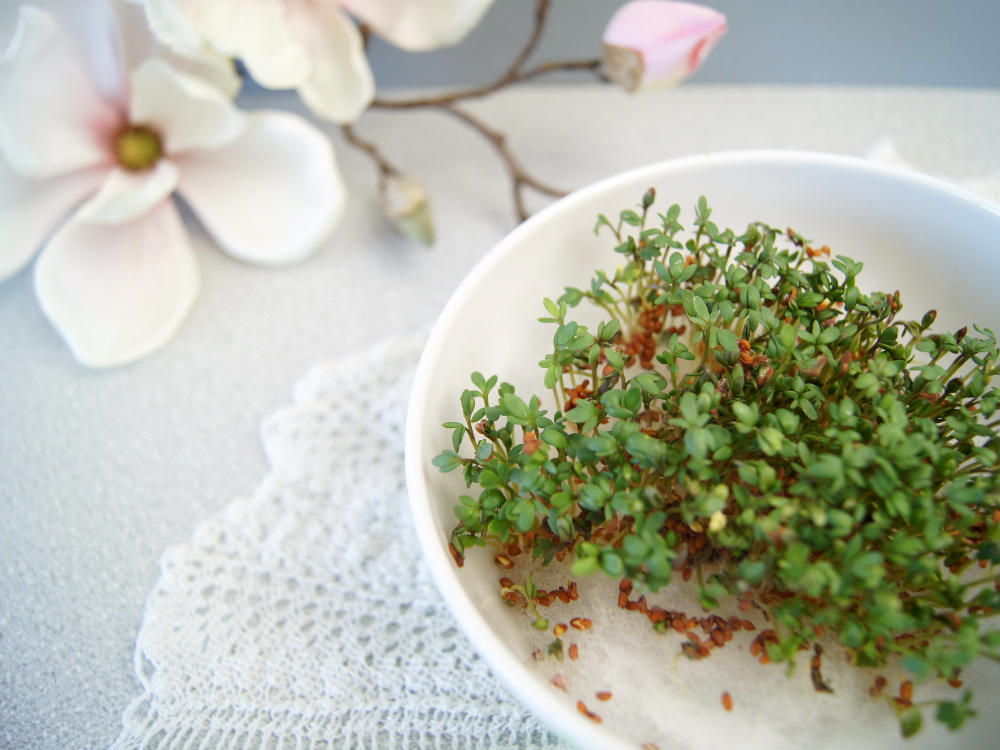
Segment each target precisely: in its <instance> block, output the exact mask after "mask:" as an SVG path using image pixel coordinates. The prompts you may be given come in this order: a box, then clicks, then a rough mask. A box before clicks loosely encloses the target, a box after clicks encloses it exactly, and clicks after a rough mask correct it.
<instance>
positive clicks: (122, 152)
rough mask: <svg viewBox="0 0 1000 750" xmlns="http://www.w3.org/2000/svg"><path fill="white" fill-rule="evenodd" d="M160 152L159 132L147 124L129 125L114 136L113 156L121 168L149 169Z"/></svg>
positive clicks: (161, 146)
mask: <svg viewBox="0 0 1000 750" xmlns="http://www.w3.org/2000/svg"><path fill="white" fill-rule="evenodd" d="M162 154H163V142H162V141H161V140H160V134H159V133H157V132H156V131H155V130H153V129H152V128H151V127H149V126H147V125H129V126H128V127H127V128H125V129H124V130H122V131H121V132H120V133H119V134H118V136H117V138H115V157H116V158H117V159H118V164H119V165H121V167H122V168H123V169H128V170H130V171H133V172H141V171H142V170H144V169H150V168H152V167H153V166H154V165H155V164H156V162H158V161H159V160H160V156H161V155H162Z"/></svg>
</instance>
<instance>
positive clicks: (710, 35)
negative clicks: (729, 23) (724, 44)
mask: <svg viewBox="0 0 1000 750" xmlns="http://www.w3.org/2000/svg"><path fill="white" fill-rule="evenodd" d="M725 33H726V17H725V16H724V15H723V14H722V13H719V12H718V11H717V10H714V9H712V8H709V7H707V6H704V5H697V4H695V3H685V2H673V1H672V0H632V2H628V3H625V5H623V6H622V7H621V8H619V9H618V12H617V13H615V14H614V16H612V18H611V20H610V21H609V22H608V25H607V28H605V30H604V68H605V71H606V72H607V74H608V76H610V78H611V79H612V80H613V81H614V82H615V83H617V84H618V85H619V86H621V87H622V88H624V89H625V90H626V91H639V90H642V89H651V88H662V87H666V86H673V85H675V84H678V83H680V82H681V81H683V80H684V79H685V78H687V77H688V76H689V75H691V74H692V73H694V72H695V71H696V70H697V69H698V68H699V67H700V66H701V63H702V61H704V59H705V58H706V57H708V53H709V52H711V51H712V48H713V47H714V46H715V43H716V42H717V41H719V38H720V37H721V36H722V35H723V34H725Z"/></svg>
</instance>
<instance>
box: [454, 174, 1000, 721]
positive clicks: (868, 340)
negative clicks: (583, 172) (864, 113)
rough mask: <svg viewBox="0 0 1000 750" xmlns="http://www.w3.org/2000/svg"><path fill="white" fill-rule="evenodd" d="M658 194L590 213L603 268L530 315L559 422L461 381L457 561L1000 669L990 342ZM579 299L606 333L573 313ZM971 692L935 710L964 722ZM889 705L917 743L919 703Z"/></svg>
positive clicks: (933, 662) (760, 231)
mask: <svg viewBox="0 0 1000 750" xmlns="http://www.w3.org/2000/svg"><path fill="white" fill-rule="evenodd" d="M654 200H655V193H654V192H653V191H652V190H650V191H648V192H647V193H646V194H645V195H644V196H643V199H642V201H641V203H640V205H639V206H638V207H637V208H638V210H631V209H630V210H626V211H623V212H622V213H621V214H620V215H619V219H618V221H617V222H613V221H611V220H609V219H608V218H607V217H605V216H603V215H602V216H601V217H599V219H598V222H597V226H596V227H595V232H602V231H610V233H611V234H612V236H613V238H614V251H615V253H617V254H619V255H621V256H623V257H622V258H620V259H619V261H620V262H621V265H619V266H618V267H617V269H616V270H615V271H614V272H613V273H607V272H604V271H598V272H596V274H595V276H594V278H593V280H592V282H591V283H590V285H589V287H587V288H582V289H578V288H567V289H566V290H565V293H564V294H563V295H562V296H560V297H559V298H558V299H554V300H553V299H546V300H544V309H545V312H546V313H547V315H546V316H545V317H543V318H540V320H541V321H542V322H543V323H545V324H547V325H550V326H552V327H553V336H552V348H551V351H549V352H547V353H545V354H544V356H543V358H542V360H541V361H540V363H539V364H540V366H541V368H542V369H543V371H544V376H543V382H544V386H545V388H546V389H547V390H548V391H550V393H551V397H550V398H549V401H548V403H550V404H552V405H554V408H553V409H551V410H547V409H543V408H542V405H543V401H542V400H541V399H540V398H539V397H537V396H531V397H530V398H529V399H527V400H524V399H523V398H522V397H521V396H520V395H518V394H516V393H515V392H514V388H513V387H512V386H510V385H509V384H507V383H502V382H499V381H498V378H497V377H496V376H492V377H490V378H488V379H487V378H485V377H484V376H483V375H481V374H479V373H474V374H473V375H472V384H473V386H474V387H473V388H471V389H469V390H466V391H465V392H464V393H463V394H462V395H461V399H460V402H461V408H462V419H461V420H459V421H456V422H448V423H446V424H445V427H446V428H447V429H449V430H450V431H451V434H452V449H451V450H446V451H443V452H442V453H441V454H440V455H439V456H437V457H436V458H435V459H434V464H435V465H436V466H437V467H438V468H439V469H441V470H442V471H452V470H461V471H462V472H463V474H464V478H465V481H466V484H467V486H468V487H470V488H472V487H476V488H477V490H476V492H477V493H478V494H477V495H476V496H472V495H463V496H461V497H460V498H459V502H460V504H459V505H458V506H456V509H455V513H456V516H457V518H458V524H457V525H456V527H455V529H454V530H453V532H452V535H451V544H452V546H453V548H454V552H455V554H456V558H457V559H459V560H460V559H461V556H462V554H464V552H465V551H466V550H468V549H469V548H471V547H473V546H484V545H486V544H495V545H506V544H510V543H515V544H517V545H519V548H521V549H524V550H526V551H527V550H530V551H531V553H532V555H533V556H534V558H536V559H538V560H540V561H541V562H542V563H546V564H547V563H548V562H550V561H551V560H553V559H555V558H558V559H560V560H561V559H564V558H565V557H566V556H567V555H569V560H571V564H572V573H573V575H575V576H583V575H588V574H590V573H594V572H596V571H598V570H600V571H602V572H603V573H604V574H605V575H607V576H610V577H612V578H620V579H629V580H630V581H631V582H632V583H633V584H634V585H635V586H637V587H640V588H641V589H642V590H647V591H651V592H655V591H657V590H659V589H661V588H663V587H664V586H666V585H667V584H669V583H670V582H671V580H673V579H674V578H675V577H676V576H677V575H678V574H681V575H683V576H684V578H685V580H687V579H689V578H691V577H695V581H696V584H695V585H696V586H697V591H698V597H699V600H700V602H701V604H702V605H703V606H704V607H705V608H707V609H712V608H715V607H717V606H718V605H719V601H720V600H721V599H722V598H723V597H726V596H742V597H744V598H745V597H746V596H747V595H748V592H749V593H752V595H753V596H754V598H755V600H756V602H757V603H758V604H759V606H761V607H763V608H764V609H765V610H766V611H767V612H768V616H769V619H770V620H771V622H772V623H773V625H774V636H773V639H772V640H771V642H769V643H767V654H768V655H769V657H770V658H771V659H773V660H778V661H790V660H791V659H793V658H794V657H795V654H796V653H797V652H798V651H800V650H802V649H804V648H807V647H808V646H809V645H810V644H812V643H814V642H815V640H816V634H817V633H819V632H827V633H833V634H835V635H836V637H837V638H838V639H839V641H840V642H841V643H842V644H843V646H844V647H846V648H847V649H848V650H849V652H850V654H851V655H852V658H853V661H854V662H855V663H856V664H857V665H859V666H862V667H879V666H883V665H885V664H886V663H887V662H888V661H889V660H899V661H900V662H901V663H902V665H903V666H904V667H906V668H907V669H908V670H909V671H910V672H911V673H912V676H913V679H914V681H916V682H920V681H926V680H930V679H932V678H941V679H945V680H951V681H952V682H956V681H957V680H958V675H959V673H960V672H961V670H962V669H963V668H964V667H966V666H967V665H968V664H969V663H970V662H972V661H973V660H975V659H978V658H985V659H989V660H992V661H994V662H997V661H1000V633H998V632H997V630H996V629H995V627H993V628H992V629H991V627H990V622H991V620H990V618H995V617H996V615H997V614H998V613H1000V576H998V572H997V571H998V569H1000V566H998V563H1000V479H998V473H997V468H998V460H1000V459H998V456H1000V440H998V437H997V427H998V425H1000V416H998V415H997V414H996V412H997V407H998V404H1000V391H998V390H996V389H994V388H993V387H991V385H990V383H991V381H992V379H993V377H994V376H995V375H996V373H997V371H998V367H1000V365H998V356H1000V353H998V349H997V342H996V339H995V336H994V334H993V333H992V332H991V331H989V330H988V329H985V328H979V327H973V329H972V330H971V331H970V330H969V329H967V328H963V329H961V330H959V331H956V332H951V333H936V332H933V331H932V330H931V328H932V326H933V324H934V321H935V318H936V313H935V312H933V311H931V312H928V313H927V314H925V315H923V316H922V317H921V318H920V319H919V320H901V319H899V313H900V310H901V307H902V302H901V299H900V294H899V293H898V292H893V293H885V292H873V293H865V292H863V291H862V290H861V287H859V286H858V277H859V275H860V273H861V271H862V263H860V262H856V261H854V260H853V259H851V258H848V257H846V256H839V255H838V256H833V255H832V253H831V251H830V249H829V248H828V247H826V246H823V247H821V248H819V249H816V248H815V247H814V246H813V245H812V244H811V243H810V242H809V241H808V240H807V239H805V238H804V237H803V236H802V235H800V234H798V233H797V232H795V231H793V230H791V229H788V230H786V231H781V230H778V229H775V228H773V227H770V226H767V225H765V224H760V223H754V224H751V225H750V226H748V227H747V228H746V229H745V230H743V231H742V232H741V233H740V234H737V233H736V232H734V231H733V230H731V229H720V228H719V226H718V225H716V224H715V223H714V222H713V221H712V220H711V214H712V211H711V209H710V208H709V206H708V204H707V202H706V201H705V199H704V198H702V199H700V200H699V201H698V204H697V206H696V207H695V215H694V220H693V226H692V228H691V230H690V231H688V230H686V229H685V228H684V227H683V226H682V225H681V223H680V216H681V209H680V207H679V206H676V205H674V206H671V207H670V208H669V209H668V210H667V211H666V212H665V213H662V214H656V215H655V217H654V215H653V214H652V206H653V203H654ZM585 302H586V303H589V304H592V305H595V306H597V307H598V308H600V309H601V310H602V311H603V312H604V313H605V314H606V316H607V317H606V319H605V320H604V321H603V322H601V323H600V324H599V325H598V326H597V327H596V328H594V329H590V328H588V327H586V326H584V325H581V324H579V323H578V322H576V321H574V320H572V318H571V316H570V311H571V310H572V309H573V308H575V307H577V306H578V305H580V304H583V303H585ZM692 550H695V552H694V553H692ZM692 574H693V575H692ZM529 585H530V583H529ZM528 594H529V596H528V597H527V598H528V599H529V601H530V599H531V596H530V592H528ZM535 617H536V618H537V619H538V620H539V621H540V626H542V627H544V626H543V625H541V623H544V619H543V618H541V617H538V615H537V613H536V614H535ZM546 624H547V623H546ZM819 684H822V683H821V681H820V683H819ZM971 700H972V696H971V694H970V693H968V692H966V693H965V694H964V695H963V697H962V698H961V699H960V700H958V701H944V700H942V701H939V702H937V703H935V704H934V705H935V707H936V714H935V716H936V718H937V719H938V720H939V721H941V722H942V723H944V724H945V725H946V726H948V727H951V728H956V727H958V726H960V725H961V724H962V723H963V722H964V720H965V719H966V718H967V717H969V716H972V715H974V713H975V711H974V709H973V708H972V705H971ZM889 703H890V705H892V706H893V707H894V708H895V709H896V711H897V713H898V714H899V717H900V722H901V729H902V732H903V733H904V734H905V735H907V736H909V735H911V734H913V733H914V732H916V731H917V730H918V729H919V728H920V726H921V722H922V719H921V708H922V707H924V706H925V705H927V704H913V703H911V702H910V701H909V700H900V699H895V700H894V701H889Z"/></svg>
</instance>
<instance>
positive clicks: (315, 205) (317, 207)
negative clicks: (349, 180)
mask: <svg viewBox="0 0 1000 750" xmlns="http://www.w3.org/2000/svg"><path fill="white" fill-rule="evenodd" d="M178 164H179V166H180V169H181V182H180V186H179V187H178V192H179V193H180V194H181V196H182V197H183V198H184V199H185V200H186V201H187V202H188V203H189V204H190V206H191V208H192V209H193V210H194V212H195V213H196V214H197V215H198V217H199V218H200V219H201V221H202V223H203V224H204V225H205V227H206V228H207V229H208V231H209V232H210V233H211V234H212V236H213V237H214V238H215V240H216V242H218V243H219V245H220V246H221V247H222V249H223V250H225V251H226V252H228V253H229V254H230V255H233V256H234V257H237V258H239V259H241V260H245V261H249V262H251V263H259V264H263V265H283V264H288V263H294V262H296V261H299V260H301V259H303V258H305V257H306V256H307V255H309V254H310V253H312V252H313V251H314V250H316V248H317V247H318V246H319V244H320V243H321V242H322V241H323V240H324V239H326V237H327V236H328V235H329V234H330V233H331V232H332V231H333V229H334V227H335V226H336V225H337V223H338V222H339V221H340V218H341V216H342V214H343V210H344V204H345V197H346V192H345V187H344V184H343V180H342V179H341V177H340V172H339V171H338V170H337V164H336V159H335V157H334V153H333V147H332V146H331V144H330V140H329V139H328V138H327V137H326V136H325V135H324V134H323V133H322V132H320V131H319V130H318V129H317V128H315V127H314V126H312V125H310V124H309V123H308V122H306V121H305V120H303V119H302V118H300V117H297V116H295V115H291V114H287V113H284V112H259V113H255V114H253V115H250V117H249V120H248V123H247V128H246V130H245V131H244V133H243V135H242V136H240V138H239V140H237V141H236V142H235V143H233V144H232V145H231V146H227V147H226V148H224V149H219V150H217V151H200V152H194V151H192V152H190V153H188V154H185V155H184V156H182V157H180V158H179V159H178Z"/></svg>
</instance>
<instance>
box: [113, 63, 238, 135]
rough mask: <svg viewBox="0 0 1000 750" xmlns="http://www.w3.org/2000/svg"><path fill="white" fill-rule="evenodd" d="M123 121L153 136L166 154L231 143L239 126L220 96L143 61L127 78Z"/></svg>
mask: <svg viewBox="0 0 1000 750" xmlns="http://www.w3.org/2000/svg"><path fill="white" fill-rule="evenodd" d="M129 119H130V121H131V122H132V123H133V124H138V125H149V126H151V127H152V128H153V129H154V130H156V131H157V132H158V133H159V134H160V138H162V139H163V147H164V150H165V151H166V153H167V154H177V153H181V152H183V151H188V150H190V149H193V148H218V147H219V146H223V145H225V144H227V143H232V141H233V140H235V138H236V136H238V135H239V133H240V131H241V130H242V129H243V125H244V115H243V114H242V113H241V112H240V111H239V110H237V109H236V107H235V106H234V105H233V103H232V101H231V100H230V99H229V98H228V97H226V96H225V95H224V94H223V93H222V92H221V91H219V90H218V89H217V88H215V87H214V86H212V85H211V84H208V83H205V82H204V81H202V80H200V79H198V78H194V77H192V76H188V75H184V74H182V73H178V72H177V71H176V70H174V69H173V68H172V67H170V65H168V64H167V63H165V62H164V61H163V60H149V61H148V62H146V63H145V64H144V65H143V66H142V67H141V68H139V70H137V71H135V72H134V73H133V74H132V102H131V106H130V112H129Z"/></svg>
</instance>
